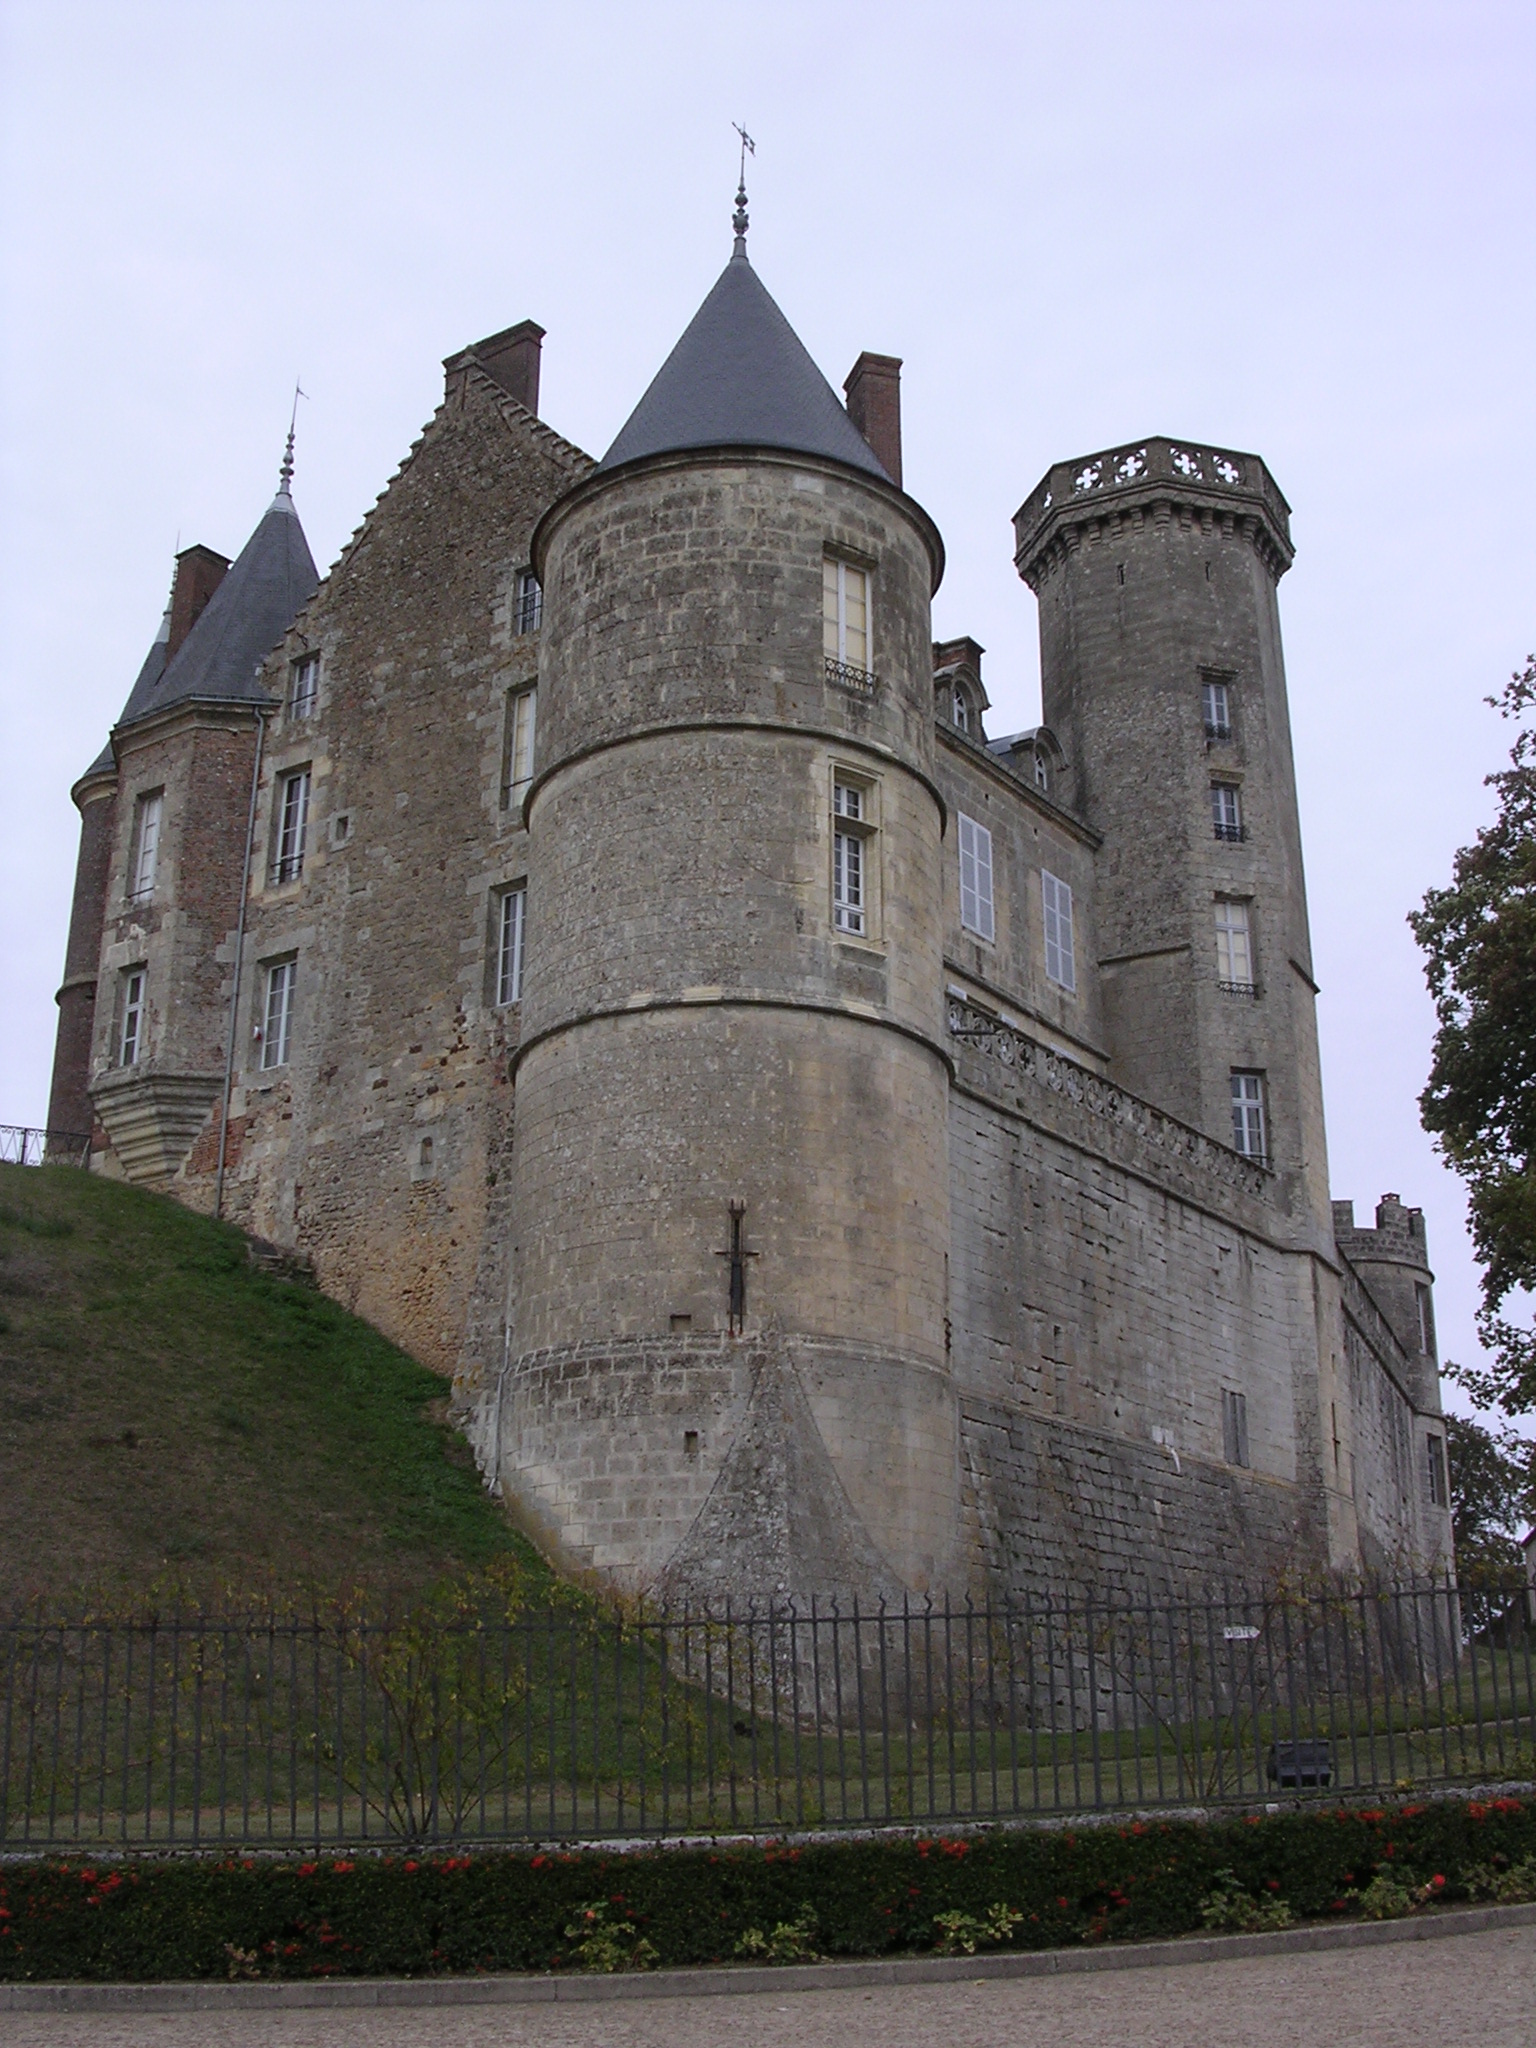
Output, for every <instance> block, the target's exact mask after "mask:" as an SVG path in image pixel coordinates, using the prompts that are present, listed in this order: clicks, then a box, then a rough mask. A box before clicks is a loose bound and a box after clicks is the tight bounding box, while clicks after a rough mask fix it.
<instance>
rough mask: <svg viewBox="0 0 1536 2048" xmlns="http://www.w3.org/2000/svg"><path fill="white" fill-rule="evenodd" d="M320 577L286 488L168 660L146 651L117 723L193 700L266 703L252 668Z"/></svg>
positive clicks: (256, 668) (161, 650)
mask: <svg viewBox="0 0 1536 2048" xmlns="http://www.w3.org/2000/svg"><path fill="white" fill-rule="evenodd" d="M319 582H320V577H319V573H318V571H317V570H316V568H315V563H314V557H313V556H312V555H311V554H310V552H309V543H308V541H306V540H305V538H304V529H303V527H302V526H301V525H300V524H299V515H298V513H297V512H296V511H295V510H294V505H293V499H292V498H291V497H290V496H289V494H288V490H287V487H286V485H285V486H284V488H283V489H282V490H280V491H279V492H278V494H277V496H276V497H275V498H274V499H273V500H272V503H271V504H270V505H269V506H268V507H267V510H266V511H265V512H264V513H263V515H262V517H261V520H260V523H259V524H258V526H257V528H256V531H255V532H254V533H253V534H252V535H251V537H250V539H249V540H248V541H247V542H246V544H245V546H244V547H243V548H242V549H241V550H240V553H239V554H238V555H237V556H236V557H235V560H234V561H233V562H232V563H231V564H230V567H229V569H228V570H227V571H226V572H225V576H224V580H223V581H222V582H221V583H220V585H219V587H218V589H217V590H216V591H215V592H214V593H213V596H212V597H211V598H209V600H208V602H207V604H206V605H205V606H204V607H203V610H202V612H201V613H200V614H199V616H198V620H197V623H196V625H195V626H193V628H192V630H191V632H190V633H188V635H187V637H186V639H185V640H183V641H182V643H181V645H180V646H179V647H178V648H177V650H176V652H175V654H174V655H172V657H171V659H170V660H169V661H167V660H166V659H165V650H164V648H163V646H161V644H160V642H159V641H157V642H156V643H155V647H152V648H151V649H150V652H149V659H148V660H147V661H146V662H145V664H144V666H143V668H142V669H141V670H140V671H139V679H138V681H137V682H136V683H135V684H134V686H133V689H132V691H131V692H130V693H129V697H128V702H127V703H126V704H125V705H124V706H123V715H122V717H121V718H120V719H119V720H118V725H119V726H120V727H121V726H125V725H134V724H136V723H137V722H138V721H139V720H140V719H141V718H149V717H151V716H153V715H154V713H156V712H159V711H166V710H169V709H170V707H171V706H172V705H173V704H185V703H190V702H193V701H197V702H202V703H206V702H208V701H210V700H213V701H219V700H223V701H225V702H228V703H235V704H264V703H266V702H267V701H268V699H267V692H266V691H265V690H263V689H262V688H261V687H260V685H259V683H258V682H257V673H258V671H259V670H260V667H261V664H262V662H263V661H264V660H265V659H266V657H267V656H268V655H269V654H270V653H271V651H272V649H273V648H274V647H275V646H276V645H277V643H278V641H279V640H281V639H282V637H283V635H284V633H286V632H287V630H288V628H289V627H290V626H291V625H292V624H293V621H294V619H295V618H296V617H297V616H298V613H299V609H300V607H301V606H302V605H304V604H305V603H306V602H307V601H308V599H309V598H311V597H312V596H313V595H314V593H315V590H316V588H317V586H318V585H319ZM157 648H158V649H159V665H158V666H156V649H157Z"/></svg>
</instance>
